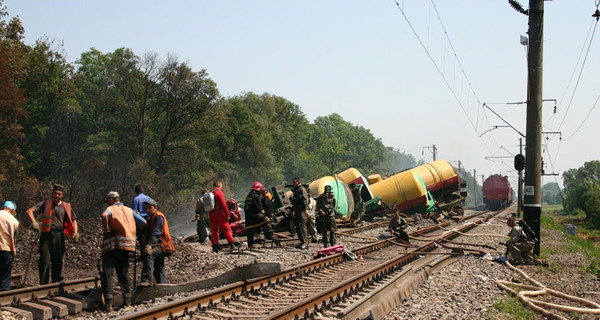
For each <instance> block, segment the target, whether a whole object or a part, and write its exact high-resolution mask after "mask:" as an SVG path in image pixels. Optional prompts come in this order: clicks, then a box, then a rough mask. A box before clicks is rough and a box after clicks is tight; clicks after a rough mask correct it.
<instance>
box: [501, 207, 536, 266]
mask: <svg viewBox="0 0 600 320" xmlns="http://www.w3.org/2000/svg"><path fill="white" fill-rule="evenodd" d="M506 225H508V226H509V227H511V228H512V229H511V230H510V233H509V234H508V236H509V237H510V239H509V240H508V241H506V253H505V255H510V258H511V259H512V260H513V261H514V262H515V263H516V264H530V263H536V262H537V260H535V259H534V258H533V247H534V245H535V234H533V231H531V229H530V228H529V226H528V225H527V224H526V223H525V221H522V220H521V221H519V222H518V224H516V223H515V216H514V215H513V216H511V217H510V218H508V221H507V223H506Z"/></svg>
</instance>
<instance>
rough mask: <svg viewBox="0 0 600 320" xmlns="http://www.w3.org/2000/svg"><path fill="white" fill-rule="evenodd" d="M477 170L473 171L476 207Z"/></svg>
mask: <svg viewBox="0 0 600 320" xmlns="http://www.w3.org/2000/svg"><path fill="white" fill-rule="evenodd" d="M476 179H477V170H475V169H473V193H474V194H475V196H474V198H475V203H473V204H474V205H477V181H476Z"/></svg>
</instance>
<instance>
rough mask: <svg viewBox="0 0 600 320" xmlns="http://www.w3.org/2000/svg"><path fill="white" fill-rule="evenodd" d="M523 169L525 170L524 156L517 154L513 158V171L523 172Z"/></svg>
mask: <svg viewBox="0 0 600 320" xmlns="http://www.w3.org/2000/svg"><path fill="white" fill-rule="evenodd" d="M523 169H525V156H524V155H522V154H520V153H519V154H518V155H516V156H515V170H517V171H523Z"/></svg>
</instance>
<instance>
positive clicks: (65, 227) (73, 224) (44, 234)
mask: <svg viewBox="0 0 600 320" xmlns="http://www.w3.org/2000/svg"><path fill="white" fill-rule="evenodd" d="M65 191H66V189H65V187H64V186H62V185H60V184H55V185H54V186H53V187H52V199H51V200H46V201H42V202H39V203H38V204H36V205H35V206H33V207H31V208H29V209H27V211H25V213H26V214H27V217H29V221H31V227H32V228H33V229H34V230H39V231H41V235H40V261H39V273H40V284H48V281H49V280H50V269H51V268H50V267H52V282H53V283H55V282H61V281H62V280H63V277H62V269H63V257H64V255H65V234H66V235H68V236H69V237H73V240H74V241H75V242H79V233H78V228H77V221H76V220H75V219H77V216H76V215H75V211H73V208H71V204H70V203H68V202H64V201H62V198H63V196H64V195H65ZM34 213H35V214H37V215H41V216H42V225H41V227H40V224H39V223H38V222H37V221H36V220H35V217H34V216H33V214H34Z"/></svg>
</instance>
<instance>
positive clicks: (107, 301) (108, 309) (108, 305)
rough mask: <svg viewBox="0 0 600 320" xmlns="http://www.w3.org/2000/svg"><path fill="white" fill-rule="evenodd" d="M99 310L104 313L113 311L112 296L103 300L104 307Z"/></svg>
mask: <svg viewBox="0 0 600 320" xmlns="http://www.w3.org/2000/svg"><path fill="white" fill-rule="evenodd" d="M100 310H102V311H104V312H111V311H114V309H113V299H112V296H110V298H108V299H105V300H104V305H103V306H102V307H101V308H100Z"/></svg>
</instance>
